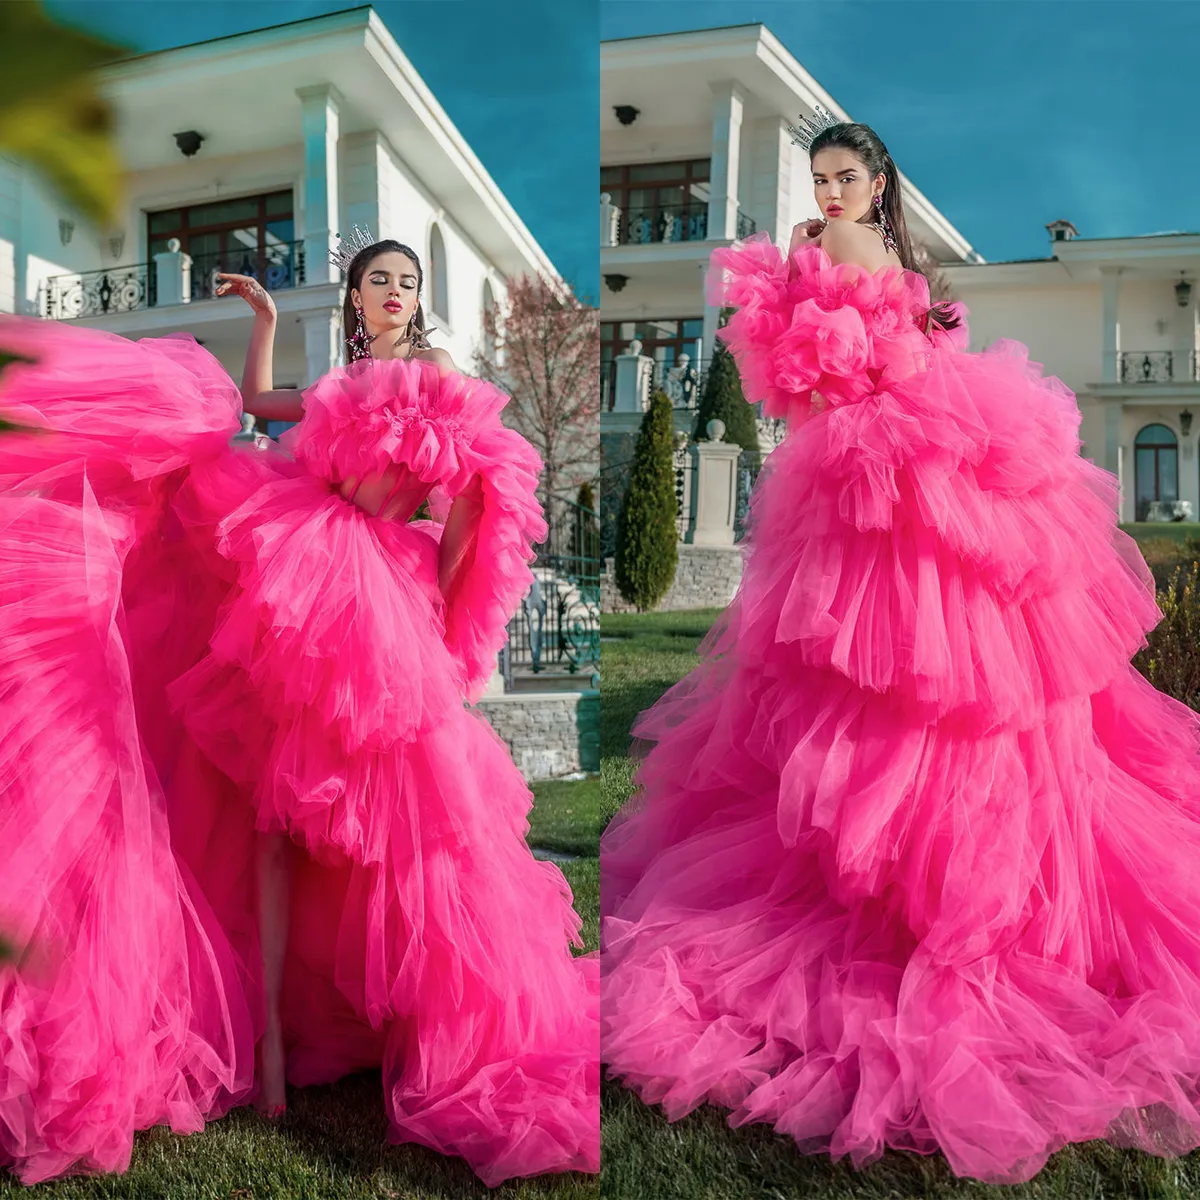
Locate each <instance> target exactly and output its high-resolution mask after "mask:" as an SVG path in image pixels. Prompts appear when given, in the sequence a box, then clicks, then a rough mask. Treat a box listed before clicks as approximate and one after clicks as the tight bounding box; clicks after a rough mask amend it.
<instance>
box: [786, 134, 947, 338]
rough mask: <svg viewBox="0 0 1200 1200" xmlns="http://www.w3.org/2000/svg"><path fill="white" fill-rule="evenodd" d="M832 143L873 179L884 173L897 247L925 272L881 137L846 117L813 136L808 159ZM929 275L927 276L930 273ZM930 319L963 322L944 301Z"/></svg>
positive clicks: (907, 262)
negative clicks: (915, 252) (905, 218)
mask: <svg viewBox="0 0 1200 1200" xmlns="http://www.w3.org/2000/svg"><path fill="white" fill-rule="evenodd" d="M830 146H837V147H839V148H840V149H842V150H849V151H850V153H851V154H853V155H854V156H855V157H856V158H859V159H861V160H862V162H863V164H864V165H865V166H866V168H867V172H868V173H869V174H870V176H871V178H872V179H873V178H874V177H875V176H876V175H883V176H884V179H885V182H884V185H883V213H884V215H885V216H886V217H887V220H888V224H889V225H891V227H892V235H893V236H894V237H895V239H896V250H897V253H898V254H899V255H900V261H901V263H903V264H904V267H905V269H906V270H909V271H916V272H917V273H918V274H920V275H925V271H924V269H923V268H922V266H921V264H920V263H919V262H918V261H917V258H916V255H914V254H913V248H912V240H911V239H910V238H909V236H908V225H907V224H906V223H905V220H904V202H903V200H902V199H901V197H900V173H899V172H898V171H897V170H896V164H895V163H894V162H892V156H891V155H890V154H889V153H888V150H887V147H886V146H885V145H884V144H883V141H882V139H881V138H880V137H879V135H878V134H877V133H876V132H875V130H873V129H872V128H871V127H870V126H869V125H858V124H855V123H852V122H849V121H843V122H842V123H841V124H838V125H831V126H830V127H829V128H828V129H822V130H821V132H820V133H818V134H817V136H816V137H814V138H813V140H812V145H811V146H810V147H809V150H808V158H809V161H810V162H811V161H812V160H813V159H814V158H815V157H816V156H817V154H818V152H820V151H821V150H827V149H828V148H829V147H830ZM876 211H878V210H876ZM926 277H927V278H928V276H926ZM929 320H930V321H931V322H932V323H933V324H935V325H937V326H939V327H940V328H942V329H954V328H956V327H957V326H958V325H959V323H960V322H959V319H958V317H957V316H955V314H954V310H953V309H952V308H951V307H950V305H949V304H947V303H945V302H943V303H940V304H935V305H934V306H933V307H932V308H931V309H930V310H929Z"/></svg>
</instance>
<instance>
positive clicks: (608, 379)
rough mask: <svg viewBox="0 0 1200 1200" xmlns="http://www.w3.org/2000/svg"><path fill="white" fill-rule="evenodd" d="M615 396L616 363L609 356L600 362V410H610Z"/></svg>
mask: <svg viewBox="0 0 1200 1200" xmlns="http://www.w3.org/2000/svg"><path fill="white" fill-rule="evenodd" d="M616 398H617V364H616V363H615V362H613V360H612V359H611V358H608V359H605V360H603V361H602V362H601V363H600V411H601V412H612V406H613V403H614V401H615V400H616Z"/></svg>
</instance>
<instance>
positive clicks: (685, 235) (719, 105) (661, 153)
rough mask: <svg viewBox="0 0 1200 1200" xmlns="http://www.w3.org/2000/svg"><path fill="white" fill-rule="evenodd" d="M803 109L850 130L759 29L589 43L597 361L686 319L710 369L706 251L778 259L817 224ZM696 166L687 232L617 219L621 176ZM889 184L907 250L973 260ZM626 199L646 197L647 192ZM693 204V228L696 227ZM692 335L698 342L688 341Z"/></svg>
mask: <svg viewBox="0 0 1200 1200" xmlns="http://www.w3.org/2000/svg"><path fill="white" fill-rule="evenodd" d="M815 104H820V105H821V106H822V107H824V108H826V109H828V110H829V111H831V112H833V113H834V114H836V115H838V116H842V117H845V119H847V120H849V119H850V118H849V117H846V116H845V114H844V112H843V111H842V109H841V108H840V106H839V105H838V104H837V103H836V102H835V101H834V100H833V98H832V97H831V96H829V95H828V93H826V92H825V91H824V89H822V88H821V87H820V85H819V84H818V83H817V82H816V81H815V80H814V79H813V78H812V76H811V75H809V74H808V73H807V72H806V71H805V70H804V68H803V67H802V66H801V65H800V64H799V63H798V62H797V61H796V60H795V58H793V57H792V55H791V54H790V53H789V52H788V51H787V50H786V49H785V48H784V46H783V45H782V43H781V42H780V41H779V40H778V39H777V38H776V37H775V36H774V35H773V34H772V33H771V32H770V31H769V30H768V29H767V28H765V27H764V26H763V25H758V24H754V25H744V26H738V27H735V28H731V29H702V30H696V31H693V32H687V33H674V34H664V35H656V36H650V37H638V38H624V39H620V40H616V41H609V42H603V43H601V47H600V162H601V213H600V263H601V274H602V276H603V277H604V280H605V287H604V289H603V292H602V300H601V314H600V319H601V322H602V323H604V326H605V332H606V347H605V353H606V355H608V354H614V355H615V353H619V351H620V350H623V349H624V348H625V347H626V346H627V345H628V342H629V341H630V340H631V339H632V338H633V337H634V336H635V334H638V333H640V332H641V330H640V328H639V327H640V326H642V325H644V324H645V323H647V322H651V323H652V322H654V321H655V320H657V319H669V320H672V321H675V320H683V319H687V320H689V321H690V325H689V338H688V345H687V347H686V350H687V353H689V356H690V357H691V360H692V363H693V364H694V363H695V362H696V357H697V354H698V356H699V358H700V359H701V360H702V361H706V360H707V359H708V358H709V356H710V354H711V351H712V348H713V335H714V333H715V330H716V327H717V320H718V315H719V314H718V310H717V308H716V307H714V306H712V305H707V304H706V303H705V296H704V273H705V270H706V267H707V264H708V259H709V256H710V254H711V253H712V251H713V249H714V248H715V247H716V246H719V245H728V244H729V242H731V241H732V240H733V239H734V238H735V237H737V236H745V235H746V234H748V233H749V232H751V230H754V231H766V232H768V233H770V234H771V236H772V238H773V239H774V240H775V241H776V243H777V244H782V245H785V246H786V245H787V242H788V240H789V238H790V235H791V230H792V227H793V226H794V225H795V224H796V223H797V222H799V221H801V220H803V219H805V218H807V217H810V216H817V215H819V210H818V208H817V205H816V201H815V199H814V197H813V191H812V181H811V175H810V169H809V164H808V156H807V155H806V154H805V153H804V152H803V150H801V149H800V148H799V147H797V146H795V145H794V144H793V143H792V141H791V138H790V136H789V134H788V131H787V126H788V124H789V123H795V122H796V121H797V119H798V117H799V116H800V115H801V114H804V115H811V114H812V112H813V106H814V105H815ZM619 109H620V110H622V111H620V112H619V111H618V110H619ZM632 110H636V115H634V114H633V111H632ZM631 116H632V120H628V118H629V117H631ZM622 117H624V118H626V120H625V121H623V120H622ZM697 160H699V161H701V162H703V161H704V160H707V161H708V164H709V178H708V181H707V183H706V184H705V185H704V186H703V187H697V188H695V189H693V191H692V195H691V197H690V198H689V200H688V202H687V203H686V204H685V205H684V206H683V208H684V209H685V210H686V212H687V213H688V214H689V219H688V220H686V221H680V222H676V223H675V224H674V225H671V224H670V222H669V221H667V220H666V219H665V218H664V216H663V215H662V214H661V212H660V213H659V214H658V215H657V223H656V225H655V226H654V227H653V228H647V222H645V221H643V222H642V224H641V225H640V226H637V227H635V224H634V223H636V222H637V221H638V220H639V217H638V216H637V215H636V214H631V213H626V212H622V211H620V210H621V208H622V205H621V204H620V202H619V201H620V198H621V195H622V194H624V195H625V196H629V195H631V194H634V193H633V192H632V190H631V187H632V185H631V184H629V183H628V182H626V179H627V178H629V177H627V176H621V181H620V182H618V175H619V174H620V171H619V169H620V168H626V167H630V168H638V170H639V173H640V175H641V176H642V177H648V176H650V175H652V174H653V172H651V171H649V170H647V169H645V168H648V167H649V166H650V165H651V164H670V163H679V162H688V161H697ZM630 177H631V176H630ZM901 185H902V187H903V191H904V201H905V207H906V212H907V215H908V224H909V229H910V232H911V233H912V235H913V237H914V238H916V239H918V240H920V241H921V242H923V243H924V244H925V245H926V246H928V247H929V249H930V251H931V252H932V253H933V255H934V256H935V257H936V258H938V259H939V260H942V261H963V260H967V261H976V260H978V255H976V254H975V253H974V251H973V250H972V249H971V247H970V246H969V245H968V243H967V242H966V240H965V239H964V238H963V237H962V235H961V234H959V233H958V232H957V230H955V229H954V227H953V226H952V225H951V224H950V222H949V221H947V220H946V218H945V217H943V216H942V214H941V213H940V212H938V211H937V209H935V208H934V207H933V205H932V204H930V202H929V201H928V200H927V199H926V198H925V197H924V196H923V195H922V194H921V193H920V192H919V191H918V190H917V188H916V187H915V186H913V184H912V183H911V181H909V180H908V179H903V178H902V180H901ZM618 189H619V190H618ZM705 189H706V190H705ZM638 194H641V195H645V194H648V189H643V190H642V191H641V192H640V193H638ZM705 199H707V205H706V207H707V214H706V220H703V219H701V218H698V217H697V216H696V215H695V214H696V212H697V208H698V206H702V205H703V204H704V201H705ZM626 207H629V206H626ZM652 219H653V218H652ZM614 285H615V288H617V289H619V290H614ZM697 328H699V330H700V336H699V338H698V340H696V341H692V338H691V336H690V335H691V334H693V333H694V332H695V331H696V329H697ZM664 350H665V352H664ZM674 350H675V352H676V353H677V352H678V347H675V348H674ZM644 353H646V354H647V355H649V356H650V357H654V358H658V359H659V361H660V362H661V363H664V364H666V363H669V362H670V361H671V352H670V350H669V348H663V347H658V348H657V352H656V348H655V347H654V345H653V343H652V342H648V343H647V344H646V345H645V347H644ZM612 392H613V389H612V386H611V383H610V384H609V397H608V399H609V401H610V403H608V404H606V405H605V408H606V409H608V408H610V407H611V402H612V401H613V400H614V399H615V396H613V394H612ZM617 415H618V414H617V413H610V415H609V417H608V418H606V419H605V424H606V425H607V426H608V427H610V428H611V427H613V422H612V418H614V417H616V416H617Z"/></svg>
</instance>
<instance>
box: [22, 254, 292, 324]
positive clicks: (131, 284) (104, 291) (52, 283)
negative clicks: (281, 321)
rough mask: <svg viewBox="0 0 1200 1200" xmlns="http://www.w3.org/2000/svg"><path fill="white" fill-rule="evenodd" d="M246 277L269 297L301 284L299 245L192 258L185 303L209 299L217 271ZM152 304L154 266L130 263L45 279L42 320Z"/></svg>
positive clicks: (155, 298)
mask: <svg viewBox="0 0 1200 1200" xmlns="http://www.w3.org/2000/svg"><path fill="white" fill-rule="evenodd" d="M221 271H223V272H229V273H234V274H239V275H249V276H251V277H252V278H254V279H259V280H261V282H262V284H263V286H264V287H265V288H266V289H267V290H268V291H270V292H274V291H280V290H283V289H285V288H294V287H301V286H302V285H303V283H304V243H303V242H302V241H301V242H278V243H276V244H275V245H272V246H267V247H265V248H264V249H262V250H258V251H256V250H253V249H249V248H246V249H238V250H225V251H219V252H216V253H213V254H197V255H193V256H192V268H191V293H190V294H191V299H192V300H208V299H210V298H211V297H212V296H213V290H214V288H215V287H216V275H217V273H218V272H221ZM157 303H158V266H157V264H156V263H152V262H151V263H134V264H133V265H132V266H128V267H111V268H105V269H104V270H101V271H82V272H79V273H76V274H71V275H52V276H50V278H49V279H47V280H46V284H45V291H44V293H43V298H42V315H43V316H44V317H48V318H49V319H51V320H55V321H70V320H74V319H76V318H78V317H101V316H108V315H110V314H113V313H127V312H137V311H138V310H140V309H146V308H154V307H155V306H156V305H157Z"/></svg>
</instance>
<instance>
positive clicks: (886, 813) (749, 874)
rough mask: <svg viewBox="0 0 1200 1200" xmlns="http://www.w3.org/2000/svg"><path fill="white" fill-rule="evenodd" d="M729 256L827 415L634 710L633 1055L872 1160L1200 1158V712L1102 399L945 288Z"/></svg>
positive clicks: (994, 1172)
mask: <svg viewBox="0 0 1200 1200" xmlns="http://www.w3.org/2000/svg"><path fill="white" fill-rule="evenodd" d="M714 257H715V265H716V266H717V267H718V268H719V269H720V270H721V271H722V272H723V273H724V278H723V282H718V283H717V284H715V285H714V287H715V289H716V294H717V295H718V297H719V298H720V299H722V300H723V301H724V302H726V303H736V304H739V305H741V306H742V307H741V308H740V309H739V310H738V312H737V313H736V314H735V315H734V316H733V318H732V319H731V321H730V322H729V325H728V327H727V330H726V331H725V332H724V335H723V336H725V337H726V340H727V341H728V343H729V345H730V346H731V348H732V349H733V351H734V353H735V355H737V357H738V361H739V368H740V370H741V371H742V375H743V379H744V380H745V382H746V388H747V395H748V396H749V397H750V398H754V399H763V400H765V401H766V402H767V404H768V406H770V407H771V410H772V411H773V412H775V413H778V414H787V415H789V416H790V418H791V426H790V431H789V436H788V438H787V440H786V441H785V442H784V444H783V445H782V446H781V447H780V448H779V449H778V450H776V451H775V452H774V453H773V454H772V455H771V456H770V458H769V460H768V462H767V465H766V468H765V471H764V475H763V477H762V478H761V480H760V483H759V485H758V487H757V489H756V491H755V494H754V497H753V500H752V513H751V531H750V536H749V539H748V552H747V558H746V570H745V575H744V578H743V582H742V585H741V588H740V590H739V593H738V596H737V597H736V599H735V600H734V602H733V604H732V605H731V606H730V608H729V609H728V610H727V612H726V613H725V614H724V615H723V616H722V618H721V620H720V621H718V623H717V625H716V626H715V628H714V629H713V631H712V632H711V633H710V635H709V638H708V640H707V642H706V645H705V647H704V653H703V661H702V664H701V665H700V666H699V667H698V668H697V669H696V670H695V671H693V672H692V674H691V675H689V676H688V677H687V678H686V679H684V680H683V681H681V682H680V683H679V684H677V685H676V686H675V687H674V688H672V689H671V690H670V691H668V692H667V693H666V695H665V696H664V697H663V698H662V699H661V700H660V701H659V702H658V704H656V705H655V706H654V707H653V708H652V709H650V710H648V711H647V712H646V713H643V714H642V716H641V717H640V718H639V721H638V723H637V725H636V726H635V734H636V736H637V737H638V738H639V739H640V740H641V742H642V752H643V754H644V757H643V760H642V762H641V764H640V766H639V769H638V780H639V782H640V783H641V785H642V787H641V791H640V792H639V793H638V794H637V795H636V796H635V799H634V800H633V801H632V802H631V804H630V806H629V807H628V808H627V809H626V810H625V811H624V812H623V813H622V814H620V815H619V816H618V818H617V819H616V820H615V821H614V822H613V824H612V826H611V827H610V829H609V830H608V831H607V832H606V835H605V839H604V842H603V844H602V863H603V873H602V898H603V905H604V918H605V919H604V926H603V951H602V954H603V959H602V961H603V972H604V981H605V982H604V997H603V1023H602V1035H601V1036H602V1056H603V1057H604V1059H605V1060H606V1061H607V1062H608V1063H609V1064H610V1065H611V1067H612V1069H613V1070H614V1072H615V1073H617V1074H618V1075H620V1076H622V1077H624V1079H625V1080H626V1082H627V1083H629V1084H630V1085H631V1086H633V1087H635V1088H636V1089H637V1090H638V1091H639V1092H640V1093H641V1094H642V1096H643V1097H644V1098H645V1099H647V1100H648V1101H650V1102H655V1103H662V1104H663V1105H664V1107H665V1109H666V1111H667V1113H668V1115H669V1116H671V1117H678V1116H680V1115H682V1114H684V1113H686V1112H688V1111H690V1110H691V1109H692V1108H694V1107H696V1106H697V1105H699V1104H701V1103H703V1102H705V1101H711V1102H714V1103H718V1104H722V1105H725V1106H727V1107H729V1108H731V1109H732V1110H733V1113H732V1116H731V1120H732V1121H733V1122H734V1123H743V1122H748V1121H767V1122H770V1123H771V1124H773V1125H774V1126H775V1127H776V1128H777V1129H778V1130H779V1131H780V1132H782V1133H786V1134H790V1135H791V1136H793V1137H794V1138H795V1139H796V1140H797V1142H798V1143H799V1144H800V1146H801V1147H802V1148H804V1149H806V1150H818V1149H821V1150H828V1151H830V1152H832V1153H833V1154H834V1155H837V1156H841V1155H849V1156H851V1158H852V1159H853V1161H854V1162H855V1163H857V1164H862V1163H865V1162H868V1161H870V1160H872V1159H873V1158H875V1157H877V1156H878V1155H879V1154H881V1153H882V1151H883V1150H884V1148H885V1147H887V1146H892V1147H899V1148H908V1149H913V1150H918V1151H921V1152H933V1151H935V1150H940V1151H941V1152H943V1153H944V1154H945V1155H946V1157H947V1158H948V1159H949V1161H950V1163H951V1165H952V1166H953V1168H954V1169H955V1170H956V1171H957V1172H959V1173H960V1174H964V1175H972V1176H975V1177H977V1178H980V1179H983V1180H987V1181H991V1182H1012V1181H1016V1180H1021V1179H1026V1178H1029V1177H1030V1176H1032V1175H1033V1174H1035V1173H1036V1172H1037V1171H1038V1170H1039V1169H1040V1167H1041V1166H1042V1165H1043V1163H1044V1162H1045V1160H1046V1158H1047V1156H1048V1155H1049V1154H1050V1153H1051V1152H1052V1151H1054V1150H1055V1149H1057V1148H1059V1147H1061V1146H1062V1145H1064V1144H1066V1143H1067V1142H1072V1141H1081V1140H1085V1139H1088V1138H1097V1137H1108V1138H1110V1139H1112V1140H1114V1141H1117V1142H1119V1143H1121V1144H1127V1145H1136V1146H1141V1147H1143V1148H1144V1149H1147V1150H1151V1151H1154V1152H1158V1153H1177V1152H1182V1151H1185V1150H1188V1149H1190V1148H1192V1147H1194V1146H1195V1145H1197V1144H1198V1143H1200V1135H1198V1133H1197V1131H1198V1130H1200V1112H1198V1111H1197V1096H1198V1090H1197V1084H1196V1079H1197V1077H1198V1076H1200V933H1198V932H1197V931H1198V930H1200V879H1198V878H1197V876H1196V873H1195V872H1194V870H1192V863H1193V860H1194V856H1195V854H1196V853H1197V852H1200V718H1197V717H1196V715H1195V714H1193V713H1192V712H1191V711H1190V710H1189V709H1187V708H1186V707H1185V706H1183V705H1182V704H1179V703H1177V702H1175V701H1174V700H1172V699H1170V698H1168V697H1166V696H1164V695H1161V694H1160V693H1158V692H1156V691H1155V690H1154V689H1153V688H1152V687H1150V685H1149V684H1147V683H1146V682H1145V681H1144V680H1143V678H1142V677H1141V676H1140V675H1139V674H1138V673H1137V672H1136V671H1134V670H1133V668H1132V667H1131V666H1130V665H1129V659H1130V657H1131V655H1132V654H1133V653H1134V652H1135V651H1136V650H1137V649H1138V648H1139V647H1140V646H1141V645H1143V644H1144V636H1143V635H1144V633H1145V632H1147V631H1148V630H1150V629H1151V628H1153V626H1154V625H1155V624H1156V623H1157V621H1158V620H1159V618H1160V614H1159V611H1158V608H1157V605H1156V603H1155V599H1154V591H1153V583H1152V580H1151V578H1150V575H1149V572H1148V570H1147V569H1146V566H1145V563H1144V562H1143V561H1142V559H1141V556H1140V555H1139V553H1138V552H1137V548H1136V546H1135V544H1134V543H1133V542H1132V540H1131V539H1129V538H1128V537H1127V536H1126V535H1124V534H1123V533H1121V532H1120V531H1119V530H1118V529H1117V527H1116V516H1115V512H1116V481H1115V479H1113V478H1112V477H1111V476H1110V475H1109V474H1108V473H1107V472H1104V471H1102V470H1100V469H1098V468H1096V467H1094V466H1093V465H1092V464H1090V463H1089V462H1087V461H1086V460H1085V459H1083V458H1081V457H1080V456H1079V453H1078V450H1079V441H1078V435H1077V431H1078V423H1079V414H1078V410H1077V407H1076V405H1075V404H1074V400H1073V397H1072V396H1071V394H1070V392H1069V391H1068V390H1067V389H1066V388H1065V387H1063V385H1062V384H1061V383H1059V382H1058V381H1057V380H1054V379H1048V378H1044V377H1043V376H1042V375H1041V374H1040V371H1039V369H1038V368H1037V367H1036V366H1035V365H1033V364H1031V363H1029V362H1028V359H1027V354H1026V352H1025V350H1024V348H1023V347H1021V346H1019V345H1017V344H1015V343H1011V342H1010V343H1002V344H1000V345H999V346H996V347H993V348H992V349H991V350H990V351H988V352H986V353H983V354H967V353H965V352H963V350H962V344H963V341H964V337H965V335H964V333H963V332H962V331H956V332H955V334H954V336H952V337H951V336H947V335H945V334H942V333H935V335H934V336H933V338H932V339H929V338H926V337H925V336H924V335H923V334H922V333H921V332H920V330H919V328H918V327H917V324H916V322H917V321H918V320H919V319H920V318H922V317H923V314H924V310H925V309H926V308H927V307H928V291H927V288H926V285H925V283H924V280H923V279H921V278H920V277H918V276H915V275H913V274H911V273H906V272H901V271H899V269H885V270H883V271H881V272H879V273H878V274H876V275H874V276H871V275H868V274H867V273H866V272H865V271H864V270H862V269H861V268H858V267H854V266H834V265H833V264H831V263H830V261H829V259H828V257H827V256H826V255H825V254H824V252H823V251H822V250H820V248H819V247H809V248H806V249H802V250H800V251H798V252H796V254H795V255H794V259H795V269H794V271H793V272H792V273H791V275H789V273H788V270H787V267H786V264H785V263H783V262H782V261H781V259H780V256H779V254H778V251H776V250H774V248H773V247H770V246H769V244H768V243H765V242H751V243H748V244H746V245H745V246H743V247H735V248H733V249H730V250H727V251H718V253H717V255H716V256H714ZM814 392H815V393H817V394H818V395H819V396H820V397H821V398H822V399H823V400H824V401H825V404H824V406H820V405H819V404H814V403H812V401H813V395H812V393H814ZM797 514H800V515H801V518H802V519H799V520H798V519H797ZM714 863H717V864H719V865H718V867H717V868H716V869H714V865H713V864H714Z"/></svg>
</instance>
